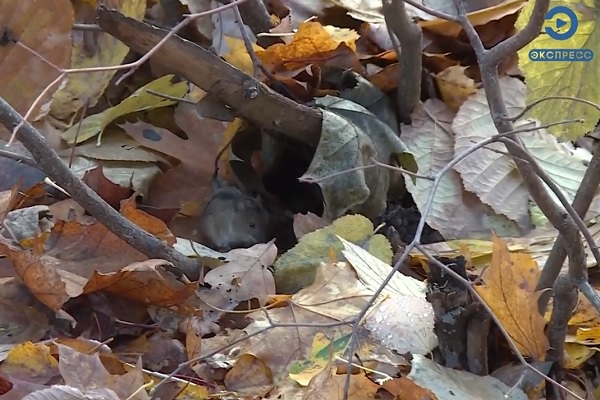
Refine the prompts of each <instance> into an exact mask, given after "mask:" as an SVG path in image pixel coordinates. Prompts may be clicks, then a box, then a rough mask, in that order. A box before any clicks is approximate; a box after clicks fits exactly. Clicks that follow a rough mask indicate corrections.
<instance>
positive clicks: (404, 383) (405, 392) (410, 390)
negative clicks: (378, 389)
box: [382, 376, 438, 400]
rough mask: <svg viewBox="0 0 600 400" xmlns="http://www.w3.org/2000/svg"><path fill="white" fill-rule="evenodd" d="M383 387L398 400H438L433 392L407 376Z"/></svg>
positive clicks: (388, 382)
mask: <svg viewBox="0 0 600 400" xmlns="http://www.w3.org/2000/svg"><path fill="white" fill-rule="evenodd" d="M382 386H383V388H384V389H385V390H387V391H388V392H390V393H391V394H392V395H393V396H396V398H397V399H405V398H406V399H428V400H437V398H438V397H437V396H436V395H435V394H434V393H433V392H432V391H431V390H429V389H426V388H423V387H421V386H419V385H417V384H416V383H415V382H414V381H412V380H410V379H408V378H407V377H405V376H402V377H400V378H394V379H392V380H391V381H387V382H384V383H383V385H382Z"/></svg>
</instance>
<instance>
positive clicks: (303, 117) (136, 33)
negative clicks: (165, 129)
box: [98, 6, 322, 146]
mask: <svg viewBox="0 0 600 400" xmlns="http://www.w3.org/2000/svg"><path fill="white" fill-rule="evenodd" d="M98 23H99V25H100V26H101V27H102V29H104V30H105V31H106V32H108V33H109V34H111V35H112V36H114V37H115V38H117V39H119V40H120V41H122V42H123V43H125V44H126V45H127V46H128V47H129V48H131V49H132V50H134V51H136V52H138V53H146V52H148V51H149V50H150V49H152V48H153V47H154V46H155V45H156V44H157V43H158V42H159V41H160V40H161V39H162V38H163V37H164V36H165V35H166V34H167V32H166V31H165V30H162V29H158V28H154V27H152V26H150V25H148V24H145V23H143V22H140V21H137V20H135V19H132V18H127V17H125V16H123V15H122V14H120V13H119V12H117V11H113V10H108V9H107V8H106V7H104V6H100V7H99V8H98ZM152 59H153V60H155V61H156V62H158V63H160V64H162V65H163V66H164V67H165V68H166V69H167V70H170V71H172V72H173V73H176V74H178V75H181V76H183V77H184V78H186V79H187V80H189V81H190V82H192V83H194V84H195V85H196V86H198V87H200V88H201V89H203V90H205V91H207V92H209V93H211V94H212V95H214V96H215V97H216V98H218V99H219V100H221V101H222V102H223V103H224V104H225V105H227V106H229V107H231V108H232V109H233V110H234V112H235V113H236V114H237V115H238V116H240V117H243V118H245V119H247V120H249V121H251V122H252V123H254V124H256V125H257V126H260V127H262V128H264V129H266V130H269V131H274V132H278V133H282V134H284V135H287V136H289V137H291V138H294V139H296V140H299V141H301V142H304V143H307V144H309V145H312V146H316V145H317V143H318V141H319V137H320V134H321V119H322V117H321V113H320V112H319V111H317V110H316V109H314V108H310V107H307V106H305V105H303V104H299V103H296V102H295V101H293V100H290V99H288V98H287V97H284V96H282V95H280V94H279V93H277V92H275V91H273V90H271V89H270V88H269V87H268V86H266V85H265V84H263V83H261V82H260V81H258V80H256V79H254V78H252V77H251V76H249V75H247V74H245V73H244V72H242V71H240V70H239V69H237V68H235V67H234V66H233V65H231V64H228V63H226V62H225V61H223V60H221V58H219V57H217V56H216V55H215V54H213V53H212V52H210V51H209V50H206V49H204V48H202V47H200V46H198V45H196V44H194V43H192V42H189V41H187V40H184V39H182V38H180V37H179V36H177V35H175V36H173V37H172V38H170V39H169V40H167V41H166V42H165V43H164V45H163V46H161V47H159V48H158V49H157V51H156V53H155V54H154V55H153V56H152ZM247 87H252V88H257V90H258V95H257V96H256V97H250V96H247V94H246V89H245V88H247Z"/></svg>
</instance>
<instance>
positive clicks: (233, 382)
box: [225, 354, 273, 394]
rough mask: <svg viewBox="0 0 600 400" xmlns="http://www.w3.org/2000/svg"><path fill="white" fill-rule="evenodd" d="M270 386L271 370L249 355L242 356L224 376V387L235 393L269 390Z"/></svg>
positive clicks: (271, 381)
mask: <svg viewBox="0 0 600 400" xmlns="http://www.w3.org/2000/svg"><path fill="white" fill-rule="evenodd" d="M272 384H273V374H272V373H271V369H270V368H269V367H268V366H267V365H266V364H265V363H264V362H262V361H261V360H260V359H258V358H257V357H255V356H253V355H251V354H242V355H241V356H240V357H239V358H238V359H237V360H236V361H235V364H234V365H233V368H231V369H230V370H229V372H227V375H225V386H226V387H227V389H228V390H233V391H235V392H240V391H249V390H252V391H253V392H254V391H256V390H260V389H263V390H264V389H269V386H270V385H272ZM265 392H266V391H265ZM265 394H266V393H265Z"/></svg>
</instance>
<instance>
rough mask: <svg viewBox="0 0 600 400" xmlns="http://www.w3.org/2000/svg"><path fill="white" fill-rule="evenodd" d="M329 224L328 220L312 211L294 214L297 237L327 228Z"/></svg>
mask: <svg viewBox="0 0 600 400" xmlns="http://www.w3.org/2000/svg"><path fill="white" fill-rule="evenodd" d="M329 224H330V223H329V222H327V220H325V219H323V218H322V217H319V216H318V215H317V214H313V213H311V212H310V211H309V212H307V213H306V214H300V213H299V214H294V234H295V235H296V239H300V238H301V237H302V236H304V235H306V234H307V233H311V232H314V231H316V230H318V229H321V228H325V227H326V226H327V225H329Z"/></svg>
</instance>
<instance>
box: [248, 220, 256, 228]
mask: <svg viewBox="0 0 600 400" xmlns="http://www.w3.org/2000/svg"><path fill="white" fill-rule="evenodd" d="M248 226H249V227H250V228H254V227H255V226H256V225H255V224H254V222H252V221H250V223H249V224H248Z"/></svg>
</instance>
